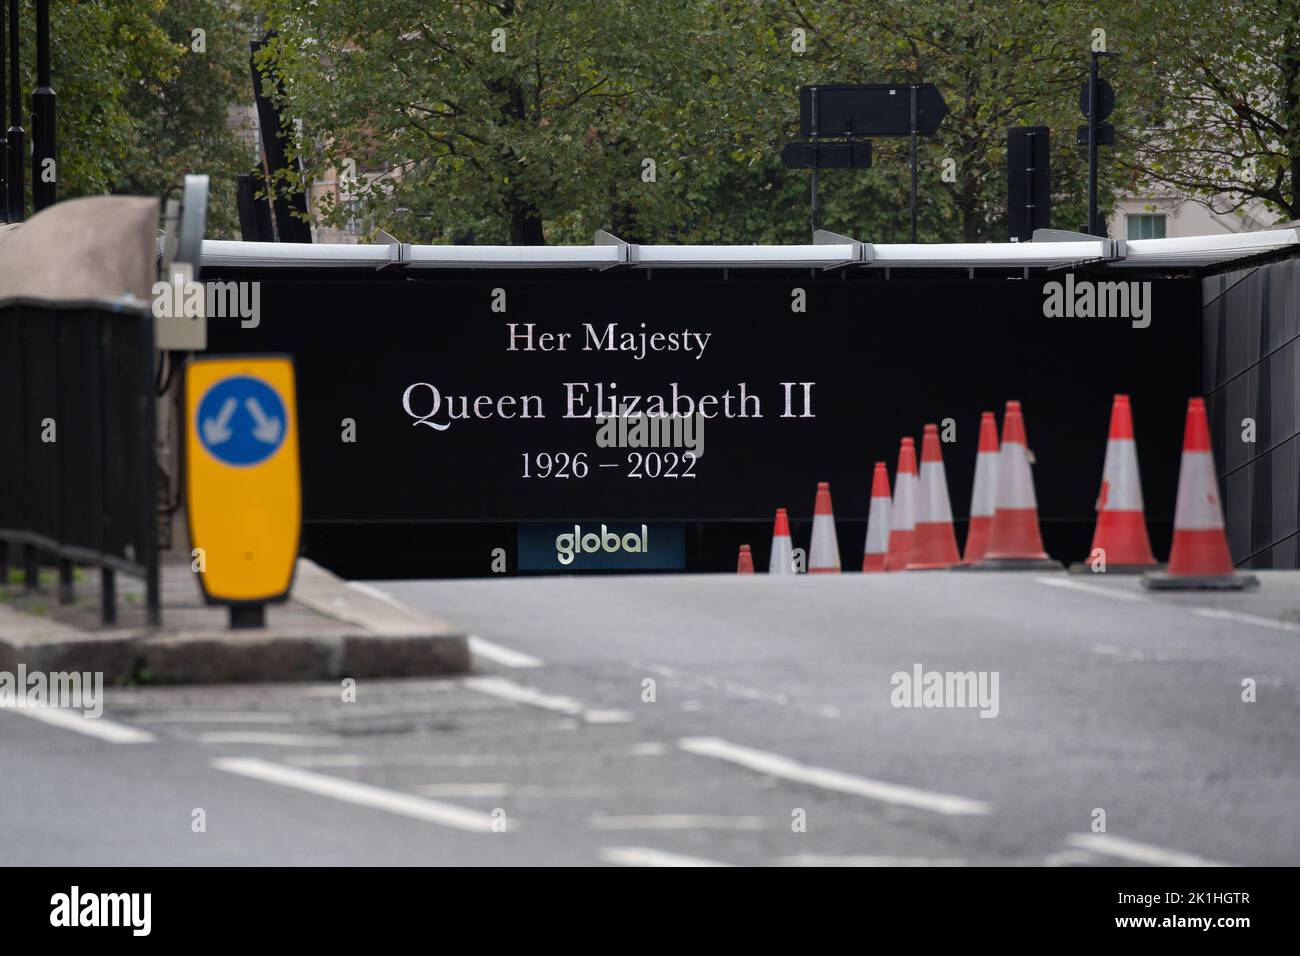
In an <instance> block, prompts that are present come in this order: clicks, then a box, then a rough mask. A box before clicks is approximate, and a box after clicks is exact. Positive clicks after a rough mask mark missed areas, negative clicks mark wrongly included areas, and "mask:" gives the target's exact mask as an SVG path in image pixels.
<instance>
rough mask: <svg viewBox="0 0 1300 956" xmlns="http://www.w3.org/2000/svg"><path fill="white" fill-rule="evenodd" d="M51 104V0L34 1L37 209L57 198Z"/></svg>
mask: <svg viewBox="0 0 1300 956" xmlns="http://www.w3.org/2000/svg"><path fill="white" fill-rule="evenodd" d="M54 106H55V96H54V90H53V88H52V87H51V86H50V0H37V3H36V89H35V91H33V93H32V207H33V209H34V210H35V211H36V212H40V211H41V210H42V209H45V208H46V207H47V206H53V205H54V203H55V201H56V200H57V199H58V188H59V184H58V168H59V167H58V163H57V161H56V159H55V155H54V116H55V113H54Z"/></svg>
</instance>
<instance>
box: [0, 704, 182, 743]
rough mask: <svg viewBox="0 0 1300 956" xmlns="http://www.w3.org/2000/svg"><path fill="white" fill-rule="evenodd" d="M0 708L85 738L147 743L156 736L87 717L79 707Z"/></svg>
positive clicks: (124, 725) (8, 706)
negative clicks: (83, 735)
mask: <svg viewBox="0 0 1300 956" xmlns="http://www.w3.org/2000/svg"><path fill="white" fill-rule="evenodd" d="M0 711H4V712H6V713H10V714H22V715H23V716H25V717H30V718H32V720H39V721H40V722H41V723H43V724H49V725H50V726H51V727H62V728H63V729H64V730H75V731H76V732H77V733H79V734H85V735H86V736H87V737H95V738H97V739H99V740H105V741H108V743H110V744H151V743H153V742H154V741H155V740H157V739H158V738H157V737H155V736H154V735H153V734H151V733H150V732H149V731H147V730H139V729H137V728H135V727H128V726H127V725H126V724H117V723H114V722H113V721H111V720H106V719H104V718H103V717H87V716H86V715H85V714H84V713H82V712H81V711H79V710H64V709H62V708H59V707H31V706H24V707H14V706H11V705H8V704H0Z"/></svg>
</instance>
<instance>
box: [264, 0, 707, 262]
mask: <svg viewBox="0 0 1300 956" xmlns="http://www.w3.org/2000/svg"><path fill="white" fill-rule="evenodd" d="M723 6H724V5H723V4H714V3H684V2H671V3H662V4H649V3H630V2H625V3H616V4H614V5H613V6H612V7H611V5H610V3H608V2H607V0H605V2H597V0H563V2H561V0H502V2H499V3H491V2H468V3H440V4H428V3H426V2H422V0H373V2H369V3H364V4H359V3H354V2H349V0H263V2H262V6H261V9H262V12H263V13H264V15H265V18H266V22H267V24H268V25H269V26H271V27H272V28H273V29H274V30H275V31H276V34H277V36H276V39H275V42H274V43H273V44H272V45H271V46H270V47H269V48H268V50H267V53H266V59H265V63H266V65H267V66H268V68H270V69H272V70H273V71H274V72H275V74H276V75H277V76H278V77H279V78H280V79H281V81H282V82H283V87H284V106H285V109H286V115H291V116H294V117H296V118H298V119H301V120H302V123H303V128H304V129H305V130H306V131H307V132H306V136H305V137H304V138H303V141H301V142H298V143H296V144H294V145H295V150H294V151H295V154H296V156H297V157H298V158H299V159H300V160H301V161H302V163H303V166H304V174H305V176H304V178H305V179H309V180H310V179H319V178H323V177H328V176H330V175H332V174H333V173H334V172H336V171H340V170H344V171H347V170H348V169H349V167H351V168H354V169H355V170H356V171H357V173H358V174H360V175H358V177H357V179H356V181H355V184H354V185H353V186H351V187H350V188H349V189H348V190H346V191H345V193H344V196H343V202H341V203H339V204H330V203H328V202H327V203H326V204H325V205H324V213H325V218H326V221H327V222H331V223H333V224H336V225H337V224H342V223H343V222H344V221H346V220H347V219H348V218H350V217H351V216H352V215H353V214H354V208H349V204H359V205H360V207H361V208H363V209H365V210H366V211H367V213H368V214H369V215H371V216H372V217H373V219H374V221H375V223H376V224H377V225H380V226H383V227H385V228H388V229H390V230H391V231H394V232H398V231H400V232H401V234H403V235H405V236H411V237H412V238H418V239H424V240H428V239H434V238H452V237H455V236H457V235H459V234H461V233H463V232H465V231H467V230H472V231H474V233H475V234H476V236H477V237H478V238H479V239H480V240H482V241H498V242H499V241H509V242H512V243H541V242H543V241H544V240H545V239H546V238H548V237H549V238H551V239H561V240H566V241H573V240H574V239H576V238H578V237H583V238H589V236H590V233H591V231H592V229H593V228H595V227H597V226H610V225H613V226H614V227H615V228H622V229H624V230H626V231H630V232H633V233H636V234H644V235H650V234H653V233H656V232H660V231H662V230H664V229H667V228H669V227H670V226H671V225H672V224H673V223H674V222H676V221H678V220H679V219H680V218H681V217H682V215H683V214H684V213H685V211H686V210H685V207H684V205H683V203H684V198H685V189H684V188H683V184H684V181H685V179H686V177H687V176H688V175H689V174H690V172H691V162H692V159H693V157H692V156H691V152H690V146H691V144H692V143H693V142H698V141H699V140H700V139H702V138H705V136H704V130H705V129H706V128H709V127H711V126H712V125H713V124H715V123H717V124H720V123H724V122H725V120H726V117H725V115H717V114H716V112H714V111H709V110H702V109H698V108H696V107H697V106H698V104H699V102H700V101H701V100H702V99H703V98H711V99H716V96H714V94H713V93H712V92H711V91H712V90H714V89H716V88H717V87H718V85H719V83H720V79H719V77H718V76H717V74H716V73H715V72H712V69H713V68H712V67H711V66H710V62H711V61H712V60H714V59H716V56H715V55H713V54H716V53H717V52H718V50H720V49H721V50H724V51H725V49H726V48H725V47H715V48H713V54H710V55H706V56H704V57H702V58H699V59H696V58H693V56H692V54H693V53H698V52H700V50H701V43H702V42H704V41H703V40H702V38H704V37H707V36H708V34H709V32H710V31H711V30H714V29H716V27H715V24H714V23H713V22H712V20H711V17H712V16H713V14H714V13H716V11H717V10H718V9H721V8H722V7H723ZM646 160H650V161H652V162H653V164H654V166H653V174H652V173H651V167H650V165H649V164H647V163H646ZM367 172H369V173H371V174H372V175H369V176H367V175H365V174H366V173H367ZM652 175H653V179H652V180H651V176H652Z"/></svg>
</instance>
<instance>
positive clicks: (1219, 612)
mask: <svg viewBox="0 0 1300 956" xmlns="http://www.w3.org/2000/svg"><path fill="white" fill-rule="evenodd" d="M1192 613H1193V614H1195V615H1196V616H1197V617H1208V618H1211V619H1212V620H1216V621H1240V622H1241V623H1242V624H1254V625H1256V626H1258V627H1271V628H1273V629H1274V630H1278V631H1289V632H1291V633H1292V634H1300V624H1292V623H1291V622H1290V621H1279V620H1277V619H1276V618H1272V617H1260V616H1259V615H1257V614H1243V613H1241V612H1240V611H1226V610H1224V609H1222V608H1217V607H1198V608H1193V609H1192Z"/></svg>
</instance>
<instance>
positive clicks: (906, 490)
mask: <svg viewBox="0 0 1300 956" xmlns="http://www.w3.org/2000/svg"><path fill="white" fill-rule="evenodd" d="M918 492H919V488H918V482H917V478H916V445H915V443H914V442H913V441H912V439H910V438H904V439H903V440H902V442H900V443H899V447H898V470H897V471H895V472H894V504H893V507H892V508H890V511H889V551H888V552H886V554H885V570H886V571H901V570H903V569H904V568H905V567H907V564H908V562H909V561H911V560H912V541H913V538H914V536H915V533H916V496H917V494H918Z"/></svg>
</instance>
